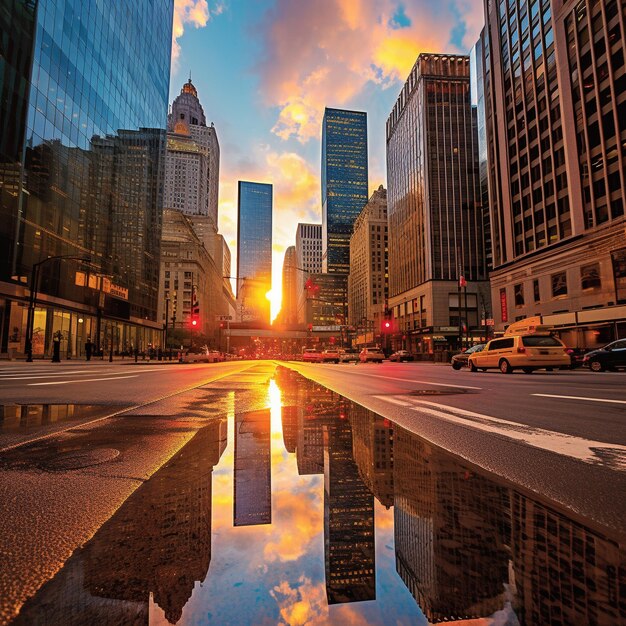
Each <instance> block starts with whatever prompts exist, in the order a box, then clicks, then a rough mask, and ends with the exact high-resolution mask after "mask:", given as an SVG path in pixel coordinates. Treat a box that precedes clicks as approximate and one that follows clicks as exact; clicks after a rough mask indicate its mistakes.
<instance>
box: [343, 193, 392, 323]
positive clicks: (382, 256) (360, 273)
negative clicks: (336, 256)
mask: <svg viewBox="0 0 626 626" xmlns="http://www.w3.org/2000/svg"><path fill="white" fill-rule="evenodd" d="M388 277H389V274H388V268H387V190H386V189H384V188H383V186H382V185H381V186H380V187H379V188H378V189H377V190H376V191H375V192H374V193H373V194H372V195H371V197H370V199H369V201H368V202H367V204H366V205H365V206H364V207H363V210H362V211H361V213H360V214H359V216H358V217H357V219H356V222H355V223H354V232H353V234H352V237H351V238H350V276H349V277H348V321H349V323H350V324H351V325H354V326H357V327H360V328H362V329H363V331H364V332H365V333H367V332H368V331H369V330H372V329H376V331H378V332H380V328H381V325H382V320H383V317H384V312H385V306H386V304H387V290H388V284H387V282H388Z"/></svg>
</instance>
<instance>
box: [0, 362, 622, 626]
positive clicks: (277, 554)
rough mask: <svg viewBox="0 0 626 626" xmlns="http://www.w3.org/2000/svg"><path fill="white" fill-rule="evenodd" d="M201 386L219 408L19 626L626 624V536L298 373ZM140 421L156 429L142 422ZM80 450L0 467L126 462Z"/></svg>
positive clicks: (111, 444) (18, 458)
mask: <svg viewBox="0 0 626 626" xmlns="http://www.w3.org/2000/svg"><path fill="white" fill-rule="evenodd" d="M202 389H204V390H205V392H206V391H209V392H210V393H212V394H214V395H215V398H216V399H217V398H221V399H222V401H221V402H220V403H219V406H220V407H221V411H212V412H211V414H210V415H209V416H208V417H205V418H203V419H204V422H203V426H202V427H201V428H200V430H198V432H197V433H196V434H195V435H194V436H193V437H192V438H191V439H190V441H189V442H188V443H186V444H185V445H184V446H183V447H182V448H181V449H180V450H179V451H178V452H177V453H176V454H175V455H174V456H173V457H172V458H171V459H170V460H169V461H168V462H167V463H166V464H165V465H164V466H162V467H161V468H160V469H159V470H158V471H157V472H156V473H154V474H153V475H152V477H151V478H149V479H148V480H146V481H145V482H143V483H142V484H141V486H139V487H138V488H137V490H136V491H134V493H133V494H132V495H131V496H130V497H129V498H128V499H127V500H126V501H125V502H124V504H122V506H121V507H120V508H119V509H118V510H117V512H116V513H115V514H114V515H113V516H112V517H111V518H110V519H109V520H108V521H107V522H106V523H105V524H104V525H102V526H101V527H100V529H99V530H98V531H97V532H96V533H95V535H94V536H93V538H92V539H91V540H90V541H88V542H87V543H86V544H85V545H84V546H83V547H82V548H80V549H78V550H76V551H75V552H74V554H73V555H72V556H71V557H70V558H69V559H68V560H67V561H66V562H65V564H64V566H63V567H62V569H60V571H59V572H58V573H57V574H56V575H55V576H54V577H53V578H52V579H51V580H49V581H48V582H47V583H45V584H44V585H43V586H42V587H41V588H40V589H39V590H38V591H37V593H36V594H35V595H34V596H33V597H32V598H31V599H30V600H28V601H27V602H26V603H25V604H24V605H23V607H22V609H21V611H20V614H19V615H18V616H17V618H16V619H15V620H14V621H13V622H12V623H13V624H19V625H29V626H38V625H42V626H43V625H45V626H56V625H63V626H73V625H90V624H98V625H101V624H102V625H118V624H119V625H120V626H121V625H135V624H137V625H139V624H142V625H148V624H150V625H153V624H154V625H162V626H167V624H181V625H199V624H220V625H227V624H236V625H247V624H250V625H252V624H254V625H257V624H407V625H408V624H411V625H412V624H427V623H429V622H430V623H437V622H442V621H447V622H452V621H457V622H459V623H460V622H461V621H462V620H472V619H479V618H485V620H484V621H481V622H480V624H485V625H487V624H494V625H495V624H499V625H505V624H510V625H514V624H529V625H537V624H607V625H611V626H612V625H615V624H618V623H620V622H622V623H623V622H624V620H626V598H625V597H624V589H625V588H626V562H625V558H624V556H625V554H624V537H622V536H615V535H614V534H612V532H611V531H610V530H609V529H606V528H599V527H597V526H596V525H592V524H591V523H589V522H588V521H586V520H583V519H577V518H574V517H573V516H572V515H570V514H567V513H566V512H565V511H563V510H560V509H557V508H556V507H555V506H554V505H553V504H551V503H550V502H547V501H542V500H539V499H537V497H536V496H535V495H531V494H530V493H527V492H526V491H524V490H522V489H520V488H518V487H516V486H514V485H511V484H508V483H504V482H503V481H501V480H499V479H498V477H496V476H493V475H490V474H487V473H485V472H483V471H478V470H476V469H475V468H474V467H473V466H470V465H469V464H467V463H465V462H464V461H460V460H458V459H457V458H456V457H453V456H452V455H449V454H447V453H445V452H443V451H441V450H440V449H438V448H436V447H434V446H432V445H430V444H429V443H428V442H426V441H425V440H423V439H421V438H420V437H419V436H417V435H415V434H413V433H411V432H409V431H408V430H406V429H404V428H401V427H399V426H397V425H394V424H393V423H392V422H390V421H388V420H386V419H383V418H381V417H380V416H378V415H376V414H375V413H373V412H371V411H369V410H367V409H365V408H363V407H361V406H359V405H357V404H355V403H353V402H351V401H349V400H347V399H345V398H343V397H341V396H339V395H338V394H336V393H334V392H331V391H329V390H328V389H326V388H324V387H322V386H320V385H318V384H316V383H314V382H312V381H310V380H307V379H305V378H303V377H301V376H300V375H299V374H297V373H295V372H293V371H291V370H287V369H284V368H278V369H276V370H275V373H274V375H273V377H272V378H270V379H269V380H268V381H267V382H266V383H263V384H259V383H258V378H257V379H253V378H252V377H251V378H250V380H248V379H245V378H242V379H240V380H239V381H238V383H237V384H236V385H234V386H233V387H229V385H228V381H226V380H222V381H219V382H216V383H214V384H212V385H211V384H209V385H206V386H204V387H203V388H202ZM197 401H198V402H199V401H200V400H199V398H198V399H197ZM137 417H138V418H140V420H141V423H144V424H145V426H146V427H147V423H148V422H149V419H150V418H149V415H148V414H147V412H146V413H145V414H144V415H143V416H137ZM196 419H199V418H196ZM120 423H123V422H120ZM204 424H206V425H204ZM138 426H139V424H135V425H134V428H137V427H138ZM169 427H172V428H174V427H176V425H175V423H174V424H169ZM111 430H113V429H111ZM130 434H131V431H129V435H130ZM86 436H87V435H85V437H86ZM80 437H81V435H80V434H79V435H77V437H76V438H75V439H73V440H72V441H73V443H72V445H70V446H68V445H66V446H61V447H59V446H56V447H55V446H44V445H39V446H35V447H33V448H31V449H29V450H25V451H24V452H23V453H21V454H14V455H12V457H11V461H10V462H9V461H7V462H5V463H10V464H13V467H20V468H21V467H23V466H27V465H30V466H32V467H36V468H38V470H40V471H42V472H55V471H57V470H58V467H59V464H60V466H61V467H62V468H63V469H67V468H68V467H70V468H71V464H72V463H76V464H77V467H83V468H84V467H88V466H89V465H90V464H97V463H106V462H109V461H111V460H113V459H114V457H115V456H116V455H115V454H114V452H115V451H117V450H118V448H120V447H121V446H120V445H119V439H115V440H113V439H111V440H110V441H109V440H107V439H106V438H101V440H99V445H98V446H96V447H93V448H92V449H85V446H84V445H81V442H80ZM122 452H123V450H122ZM109 457H110V458H109ZM68 464H69V465H68ZM5 466H6V465H5ZM472 623H473V624H477V623H478V622H472Z"/></svg>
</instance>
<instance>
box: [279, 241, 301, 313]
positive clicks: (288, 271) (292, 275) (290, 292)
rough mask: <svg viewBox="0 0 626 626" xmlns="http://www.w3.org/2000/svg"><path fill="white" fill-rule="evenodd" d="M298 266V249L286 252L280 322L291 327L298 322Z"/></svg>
mask: <svg viewBox="0 0 626 626" xmlns="http://www.w3.org/2000/svg"><path fill="white" fill-rule="evenodd" d="M296 268H297V265H296V247H295V246H289V247H288V248H287V250H285V260H284V261H283V292H282V295H283V297H282V303H281V308H280V322H281V323H282V324H286V325H291V324H296V323H297V321H298V291H297V289H298V282H297V278H298V271H297V269H296Z"/></svg>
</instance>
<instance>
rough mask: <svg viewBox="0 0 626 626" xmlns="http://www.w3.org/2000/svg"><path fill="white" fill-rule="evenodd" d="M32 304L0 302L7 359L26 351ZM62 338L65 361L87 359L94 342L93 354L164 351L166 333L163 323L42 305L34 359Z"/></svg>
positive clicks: (35, 331)
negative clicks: (86, 352)
mask: <svg viewBox="0 0 626 626" xmlns="http://www.w3.org/2000/svg"><path fill="white" fill-rule="evenodd" d="M27 317H28V303H27V302H24V301H19V300H12V299H8V298H6V299H0V330H1V334H0V341H1V343H0V353H1V354H2V356H3V357H8V358H22V357H24V356H25V350H26V323H27ZM56 333H60V336H61V358H62V359H72V358H84V357H85V345H86V344H87V342H88V341H89V342H91V343H92V345H93V354H94V355H95V354H96V353H98V352H100V353H101V354H102V355H103V356H104V355H109V354H111V351H112V352H113V355H114V356H131V355H133V354H134V350H135V348H137V350H138V352H139V353H143V352H147V351H148V350H149V349H150V348H155V349H157V348H160V347H161V343H162V340H163V331H162V329H161V328H160V326H159V324H157V323H152V322H148V321H147V320H144V321H142V323H139V320H137V321H134V320H132V319H130V320H117V319H111V318H108V317H104V316H101V317H100V319H98V314H97V312H96V314H90V313H81V312H79V311H72V310H68V309H63V308H60V307H56V306H51V305H43V304H38V305H37V306H36V307H35V312H34V321H33V341H32V346H33V358H48V357H51V355H52V344H53V337H54V336H55V335H56Z"/></svg>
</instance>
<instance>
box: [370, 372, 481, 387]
mask: <svg viewBox="0 0 626 626" xmlns="http://www.w3.org/2000/svg"><path fill="white" fill-rule="evenodd" d="M359 376H372V377H374V378H384V379H385V380H401V381H402V382H405V383H416V384H418V385H433V386H435V387H452V388H453V389H482V387H470V386H469V385H450V384H447V383H433V382H431V381H429V380H414V379H413V378H395V377H393V376H381V375H380V374H362V373H361V372H359Z"/></svg>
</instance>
